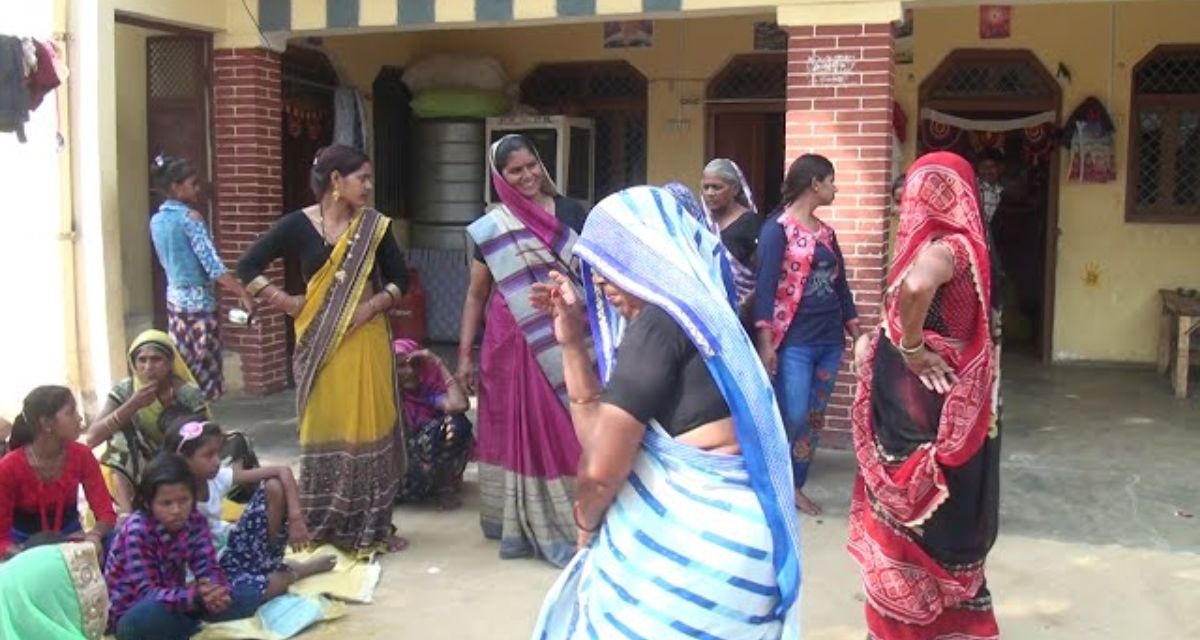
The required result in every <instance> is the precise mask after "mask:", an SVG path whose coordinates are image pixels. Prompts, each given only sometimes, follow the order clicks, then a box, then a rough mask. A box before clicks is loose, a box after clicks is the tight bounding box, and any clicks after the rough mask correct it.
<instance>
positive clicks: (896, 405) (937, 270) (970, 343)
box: [849, 152, 1000, 640]
mask: <svg viewBox="0 0 1200 640" xmlns="http://www.w3.org/2000/svg"><path fill="white" fill-rule="evenodd" d="M975 189H976V187H975V176H974V172H973V171H972V170H971V166H970V164H968V163H967V162H966V161H965V160H963V159H962V158H961V157H959V156H957V155H954V154H952V153H945V152H941V153H932V154H929V155H926V156H923V157H922V158H920V159H919V160H918V161H917V162H916V163H915V164H914V165H913V166H912V167H911V168H910V169H909V172H908V177H907V180H906V183H905V187H904V196H903V201H902V202H901V205H900V229H899V232H898V234H897V239H896V259H895V262H894V263H893V264H892V268H891V271H890V274H891V275H890V276H889V281H888V289H887V292H886V294H885V297H884V320H883V322H882V329H881V331H879V332H877V333H876V334H875V335H871V336H864V337H863V338H862V339H860V340H859V341H858V342H857V343H856V345H855V364H856V371H857V372H858V375H859V382H858V393H857V396H856V398H855V401H854V407H853V410H852V413H851V420H852V425H853V432H854V449H855V455H856V457H857V459H858V466H859V475H858V478H857V480H856V482H855V488H854V498H853V501H852V503H851V508H850V541H849V550H850V554H851V555H852V556H854V558H855V560H857V562H858V564H859V567H860V569H861V571H862V576H863V587H864V589H865V591H866V596H867V606H866V616H867V629H868V631H869V637H870V638H873V639H878V640H951V639H953V640H982V639H986V638H998V637H999V630H998V628H997V625H996V618H995V615H994V614H993V612H992V603H991V595H990V593H989V592H988V589H987V585H986V581H985V579H984V574H983V564H984V559H985V558H986V556H987V553H988V551H989V550H990V549H991V546H992V543H993V542H994V541H995V539H996V528H997V517H998V499H999V461H1000V460H999V456H1000V432H999V413H998V405H999V403H998V398H999V396H998V394H997V386H998V383H999V364H1000V363H999V351H998V349H997V345H998V344H999V343H998V340H997V339H998V324H999V319H998V315H997V314H996V313H995V312H994V307H993V299H994V296H993V295H992V294H993V292H992V283H993V280H994V271H993V264H992V259H991V255H990V251H989V248H988V247H989V244H988V238H987V235H986V232H985V231H984V225H983V221H982V217H981V216H980V212H979V200H978V197H977V194H976V190H975ZM997 302H998V300H997Z"/></svg>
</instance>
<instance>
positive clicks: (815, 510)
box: [796, 489, 821, 516]
mask: <svg viewBox="0 0 1200 640" xmlns="http://www.w3.org/2000/svg"><path fill="white" fill-rule="evenodd" d="M796 508H797V509H799V510H801V511H803V512H804V513H807V514H808V515H810V516H819V515H821V505H819V504H817V503H816V502H815V501H814V500H813V499H812V498H810V497H808V496H806V495H804V492H803V491H801V490H799V489H796Z"/></svg>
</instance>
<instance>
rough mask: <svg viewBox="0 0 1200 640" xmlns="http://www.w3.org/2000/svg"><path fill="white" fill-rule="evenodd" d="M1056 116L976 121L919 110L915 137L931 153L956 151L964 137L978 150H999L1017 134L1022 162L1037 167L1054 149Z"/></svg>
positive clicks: (1053, 113)
mask: <svg viewBox="0 0 1200 640" xmlns="http://www.w3.org/2000/svg"><path fill="white" fill-rule="evenodd" d="M1056 119H1057V115H1056V114H1055V112H1053V111H1043V112H1042V113H1035V114H1033V115H1029V116H1024V117H1021V118H1011V119H1004V120H976V119H972V118H963V117H960V116H954V115H950V114H948V113H943V112H941V111H936V110H934V109H921V122H920V124H919V125H918V127H917V132H918V136H919V137H920V140H921V143H922V144H923V145H924V147H925V148H926V149H928V150H930V151H945V150H950V151H953V150H955V147H956V146H957V145H958V143H959V141H961V140H962V138H963V136H967V139H968V141H969V142H970V144H971V146H972V147H973V148H974V149H976V150H977V151H978V150H981V149H986V148H995V149H1002V147H1003V145H1004V139H1005V135H1004V134H1006V133H1008V132H1010V131H1020V132H1022V134H1023V136H1024V137H1023V139H1022V143H1023V144H1022V147H1023V153H1024V156H1025V159H1026V160H1027V161H1028V162H1031V163H1033V164H1037V163H1039V162H1040V161H1042V160H1043V159H1045V158H1046V157H1047V156H1049V155H1050V152H1051V151H1052V150H1053V149H1054V140H1055V139H1056V136H1055V133H1056V130H1057V127H1056V126H1055V124H1054V122H1055V120H1056Z"/></svg>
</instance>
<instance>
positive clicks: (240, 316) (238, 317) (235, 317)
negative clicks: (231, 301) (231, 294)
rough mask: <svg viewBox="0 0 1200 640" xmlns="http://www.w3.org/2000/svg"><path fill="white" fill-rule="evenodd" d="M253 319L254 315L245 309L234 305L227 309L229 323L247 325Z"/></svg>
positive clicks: (240, 325)
mask: <svg viewBox="0 0 1200 640" xmlns="http://www.w3.org/2000/svg"><path fill="white" fill-rule="evenodd" d="M253 320H254V315H253V314H251V313H250V312H249V311H246V310H245V309H240V308H238V307H234V308H232V309H230V310H229V323H230V324H234V325H237V326H239V327H248V326H250V323H251V322H252V321H253Z"/></svg>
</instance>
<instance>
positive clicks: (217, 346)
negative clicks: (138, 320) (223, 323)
mask: <svg viewBox="0 0 1200 640" xmlns="http://www.w3.org/2000/svg"><path fill="white" fill-rule="evenodd" d="M167 330H168V332H169V333H170V334H171V339H172V340H174V341H175V348H176V349H178V350H179V355H180V357H182V358H183V361H184V362H185V363H187V366H188V369H189V370H191V372H192V375H194V376H196V382H197V383H198V384H199V385H200V390H201V391H203V392H204V397H205V398H207V399H208V400H209V401H210V402H211V401H213V400H216V399H217V398H219V397H221V393H223V392H224V390H225V377H224V374H223V373H222V370H221V364H222V363H221V336H220V333H219V330H220V323H219V322H218V321H217V314H216V313H211V312H199V311H198V312H192V311H184V310H182V309H180V308H179V307H176V306H175V305H173V304H168V305H167Z"/></svg>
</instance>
